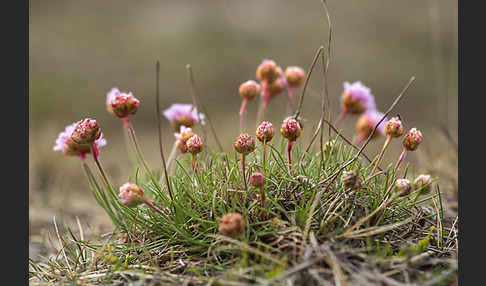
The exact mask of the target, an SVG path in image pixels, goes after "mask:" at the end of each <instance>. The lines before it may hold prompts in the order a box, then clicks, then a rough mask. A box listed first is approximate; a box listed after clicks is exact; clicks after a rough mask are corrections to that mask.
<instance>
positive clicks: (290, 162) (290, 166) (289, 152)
mask: <svg viewBox="0 0 486 286" xmlns="http://www.w3.org/2000/svg"><path fill="white" fill-rule="evenodd" d="M293 143H294V141H291V140H289V142H288V146H287V155H288V157H289V172H291V171H292V145H293Z"/></svg>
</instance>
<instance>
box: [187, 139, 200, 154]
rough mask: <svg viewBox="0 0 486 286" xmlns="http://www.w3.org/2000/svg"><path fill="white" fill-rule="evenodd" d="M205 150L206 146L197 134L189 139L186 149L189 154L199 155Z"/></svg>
mask: <svg viewBox="0 0 486 286" xmlns="http://www.w3.org/2000/svg"><path fill="white" fill-rule="evenodd" d="M203 148H204V144H203V143H202V140H201V138H200V137H199V136H197V134H194V135H193V136H192V137H191V138H189V139H187V141H186V149H187V152H189V153H191V154H192V155H197V154H199V153H201V151H202V150H203Z"/></svg>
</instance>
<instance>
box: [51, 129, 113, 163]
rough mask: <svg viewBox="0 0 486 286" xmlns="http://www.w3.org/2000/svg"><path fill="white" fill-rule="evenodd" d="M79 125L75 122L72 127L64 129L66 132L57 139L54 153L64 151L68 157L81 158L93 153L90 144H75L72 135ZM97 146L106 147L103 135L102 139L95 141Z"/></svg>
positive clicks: (101, 135)
mask: <svg viewBox="0 0 486 286" xmlns="http://www.w3.org/2000/svg"><path fill="white" fill-rule="evenodd" d="M77 124H78V123H77V122H75V123H73V124H71V125H68V126H66V127H65V128H64V131H63V132H61V133H59V135H58V136H57V139H56V145H55V146H54V148H53V150H54V151H62V153H64V155H66V156H80V157H84V156H85V154H88V153H90V152H91V149H90V148H89V145H88V144H78V143H76V142H74V140H73V139H72V138H71V134H72V133H73V131H74V128H75V127H76V125H77ZM95 144H96V146H97V147H102V146H105V145H106V139H104V138H103V133H101V134H100V137H99V138H98V139H97V140H95Z"/></svg>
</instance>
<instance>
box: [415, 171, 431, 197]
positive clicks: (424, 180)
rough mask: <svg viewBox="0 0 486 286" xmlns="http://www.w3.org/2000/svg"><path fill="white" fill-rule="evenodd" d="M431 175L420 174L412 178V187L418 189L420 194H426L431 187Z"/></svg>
mask: <svg viewBox="0 0 486 286" xmlns="http://www.w3.org/2000/svg"><path fill="white" fill-rule="evenodd" d="M431 182H432V177H431V176H430V175H425V174H420V175H418V176H417V177H416V178H415V180H413V188H414V189H415V190H419V189H421V190H420V193H421V194H427V193H429V192H430V190H431V189H432V184H431Z"/></svg>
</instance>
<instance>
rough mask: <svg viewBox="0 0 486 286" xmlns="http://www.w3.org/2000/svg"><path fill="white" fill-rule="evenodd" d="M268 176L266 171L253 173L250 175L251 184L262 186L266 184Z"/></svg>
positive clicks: (257, 186) (256, 186)
mask: <svg viewBox="0 0 486 286" xmlns="http://www.w3.org/2000/svg"><path fill="white" fill-rule="evenodd" d="M266 182H267V178H266V176H265V174H264V173H253V174H251V176H250V184H251V185H252V186H253V187H255V188H261V187H263V186H265V183H266Z"/></svg>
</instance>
